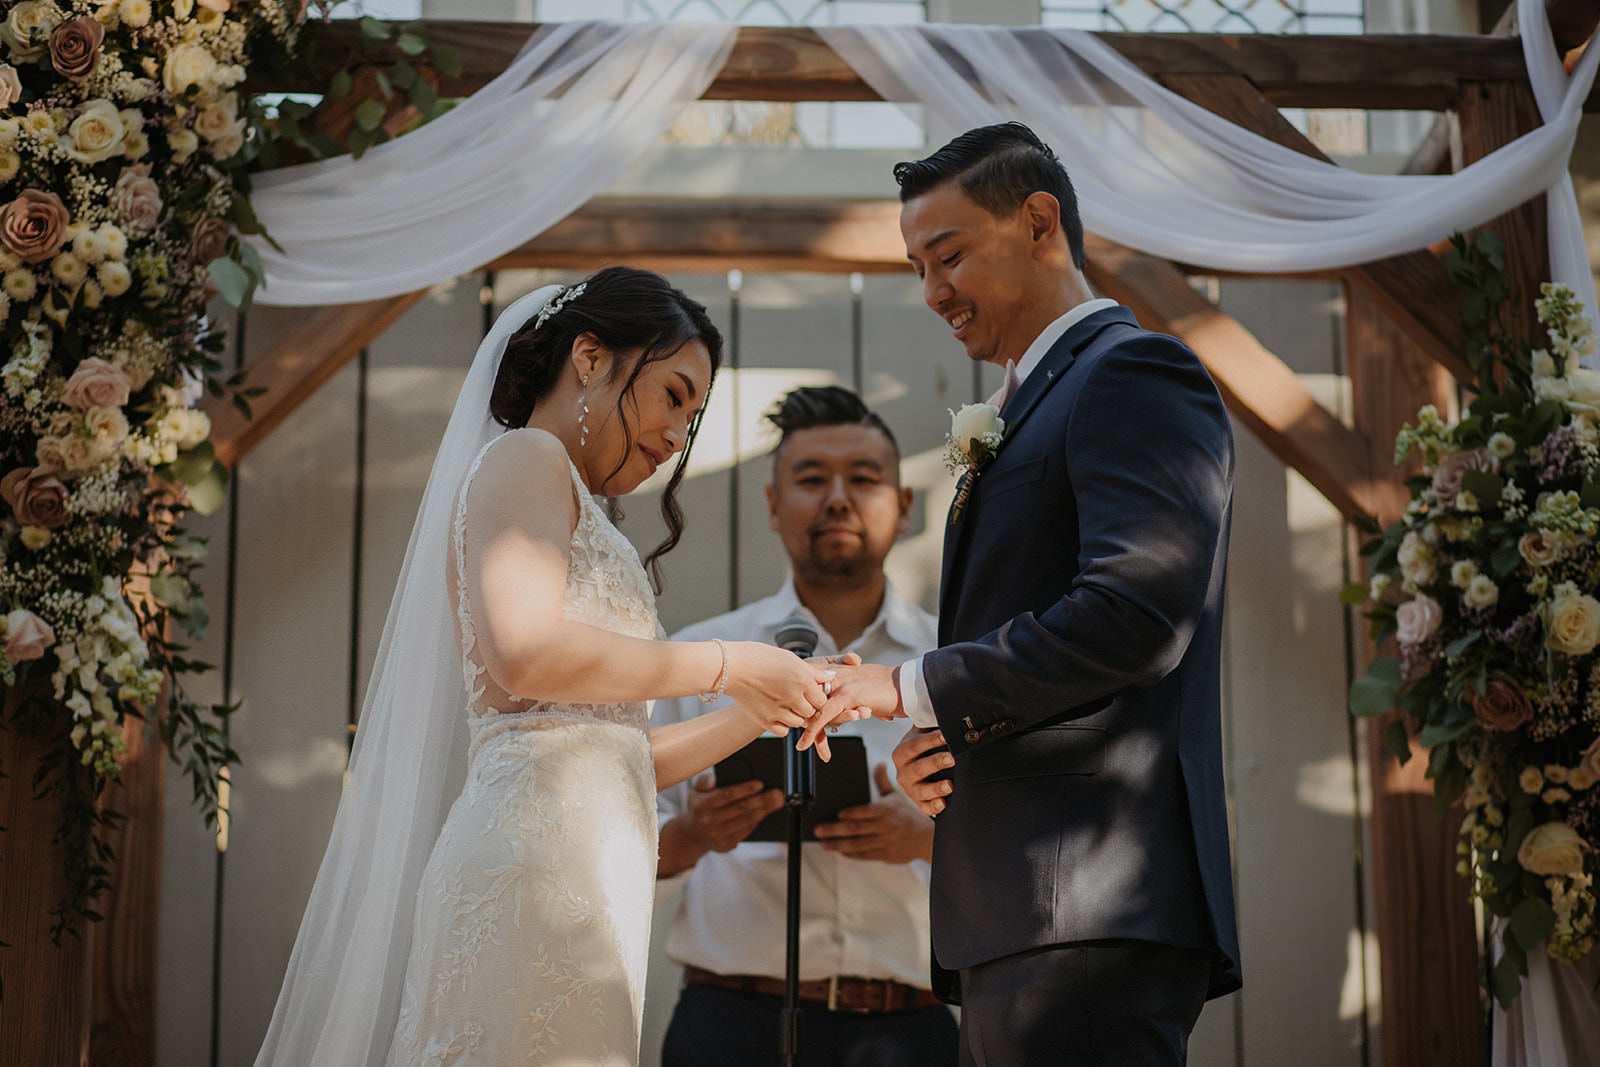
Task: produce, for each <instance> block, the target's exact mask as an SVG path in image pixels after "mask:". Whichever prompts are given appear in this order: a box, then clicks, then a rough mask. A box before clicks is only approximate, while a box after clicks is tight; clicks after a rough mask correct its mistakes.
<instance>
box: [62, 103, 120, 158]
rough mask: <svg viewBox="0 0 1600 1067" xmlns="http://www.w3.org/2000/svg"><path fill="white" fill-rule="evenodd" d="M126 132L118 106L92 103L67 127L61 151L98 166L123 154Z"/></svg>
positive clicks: (84, 107) (86, 105)
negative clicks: (105, 160) (120, 153)
mask: <svg viewBox="0 0 1600 1067" xmlns="http://www.w3.org/2000/svg"><path fill="white" fill-rule="evenodd" d="M126 133H127V131H126V129H125V128H124V127H123V125H122V116H121V115H119V114H118V113H117V105H115V104H113V103H112V102H111V101H109V100H91V101H89V102H88V103H87V104H85V105H83V112H82V114H80V115H79V116H78V117H77V118H75V119H73V120H72V125H70V126H68V127H67V135H66V136H65V137H63V138H62V139H61V149H62V151H64V152H66V153H67V155H69V156H71V157H72V158H73V159H75V160H77V161H78V162H80V163H99V162H100V161H101V160H103V159H110V158H111V157H112V156H114V155H116V154H117V153H119V152H121V151H122V138H123V136H124V135H125V134H126Z"/></svg>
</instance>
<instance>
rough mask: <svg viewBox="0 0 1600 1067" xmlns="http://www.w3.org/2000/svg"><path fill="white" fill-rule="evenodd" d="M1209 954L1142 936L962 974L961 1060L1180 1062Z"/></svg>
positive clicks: (1083, 1064)
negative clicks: (1137, 938) (1136, 938)
mask: <svg viewBox="0 0 1600 1067" xmlns="http://www.w3.org/2000/svg"><path fill="white" fill-rule="evenodd" d="M1209 977H1210V956H1209V954H1208V953H1205V952H1197V951H1194V950H1191V949H1181V948H1172V947H1170V946H1167V945H1156V944H1152V943H1150V942H1148V941H1118V942H1094V943H1092V944H1080V945H1057V946H1055V947H1052V948H1045V949H1039V950H1037V951H1034V952H1023V953H1019V954H1017V955H1015V956H1004V957H1002V958H1000V959H998V960H993V961H991V962H989V963H985V964H981V965H980V966H977V967H971V968H967V969H965V970H963V971H962V972H961V1067H1033V1065H1035V1064H1038V1065H1045V1064H1048V1065H1050V1067H1181V1065H1182V1064H1184V1063H1185V1062H1186V1057H1187V1055H1188V1047H1189V1032H1190V1031H1191V1030H1193V1029H1194V1024H1195V1020H1197V1019H1198V1018H1200V1009H1201V1008H1202V1007H1203V1006H1204V1005H1205V1000H1206V987H1207V983H1208V981H1209Z"/></svg>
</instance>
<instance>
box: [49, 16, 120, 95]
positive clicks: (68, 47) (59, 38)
mask: <svg viewBox="0 0 1600 1067" xmlns="http://www.w3.org/2000/svg"><path fill="white" fill-rule="evenodd" d="M105 36H106V28H105V27H104V26H102V25H100V23H99V22H98V21H96V20H95V19H91V18H76V19H68V20H67V21H66V22H63V23H60V24H59V25H57V26H56V28H55V29H54V30H52V31H51V33H50V64H51V65H52V66H53V67H55V68H56V73H57V74H60V75H61V76H62V77H63V78H71V79H72V80H73V81H82V80H83V79H84V78H87V77H88V76H89V75H91V74H93V73H94V68H96V67H98V66H99V65H100V42H101V41H103V40H105Z"/></svg>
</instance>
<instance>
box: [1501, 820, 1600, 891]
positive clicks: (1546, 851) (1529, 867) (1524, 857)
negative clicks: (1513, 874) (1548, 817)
mask: <svg viewBox="0 0 1600 1067" xmlns="http://www.w3.org/2000/svg"><path fill="white" fill-rule="evenodd" d="M1587 847H1588V846H1586V845H1585V844H1584V843H1583V838H1581V837H1579V836H1578V832H1577V831H1576V830H1574V829H1573V828H1572V827H1570V826H1568V825H1567V824H1566V823H1564V822H1547V823H1544V824H1543V825H1541V826H1535V827H1534V828H1533V829H1532V830H1530V831H1528V836H1527V837H1524V838H1523V839H1522V846H1521V847H1520V848H1518V849H1517V862H1518V863H1520V864H1522V869H1523V870H1526V871H1531V872H1533V873H1534V874H1542V875H1552V874H1559V875H1564V876H1565V877H1568V878H1571V877H1572V876H1573V875H1576V874H1582V873H1583V852H1584V849H1585V848H1587Z"/></svg>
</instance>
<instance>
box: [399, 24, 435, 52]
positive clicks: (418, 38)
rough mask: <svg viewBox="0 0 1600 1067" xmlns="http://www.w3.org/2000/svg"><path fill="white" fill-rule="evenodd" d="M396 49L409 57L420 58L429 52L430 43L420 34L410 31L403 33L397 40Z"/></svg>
mask: <svg viewBox="0 0 1600 1067" xmlns="http://www.w3.org/2000/svg"><path fill="white" fill-rule="evenodd" d="M394 44H395V47H396V48H398V49H400V51H401V52H403V53H404V54H406V55H408V56H420V55H421V54H422V53H424V52H426V51H427V50H428V41H427V39H426V38H425V37H423V36H422V35H421V34H419V33H412V32H411V31H410V30H406V31H403V32H402V33H401V34H400V36H399V37H397V38H395V42H394Z"/></svg>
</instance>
